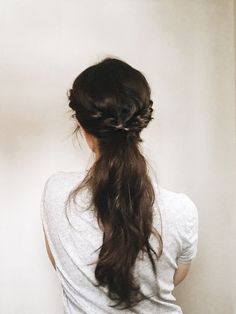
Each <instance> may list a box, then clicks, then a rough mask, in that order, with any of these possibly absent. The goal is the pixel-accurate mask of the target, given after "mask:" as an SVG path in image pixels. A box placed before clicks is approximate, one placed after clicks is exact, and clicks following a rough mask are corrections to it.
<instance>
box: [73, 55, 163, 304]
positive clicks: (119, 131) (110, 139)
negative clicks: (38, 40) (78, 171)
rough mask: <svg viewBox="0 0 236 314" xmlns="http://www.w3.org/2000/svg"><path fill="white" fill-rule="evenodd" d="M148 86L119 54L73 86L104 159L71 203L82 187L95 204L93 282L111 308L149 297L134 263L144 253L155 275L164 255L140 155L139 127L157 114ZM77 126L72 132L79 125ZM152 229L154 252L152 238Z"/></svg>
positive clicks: (83, 121)
mask: <svg viewBox="0 0 236 314" xmlns="http://www.w3.org/2000/svg"><path fill="white" fill-rule="evenodd" d="M150 94H151V90H150V87H149V84H148V82H147V80H146V78H145V77H144V75H143V74H142V73H141V72H140V71H138V70H136V69H134V68H133V67H131V66H130V65H129V64H127V63H126V62H124V61H122V60H120V59H117V58H105V59H104V60H102V61H101V62H99V63H97V64H95V65H92V66H90V67H88V68H87V69H85V70H84V71H83V72H82V73H81V74H80V75H79V76H78V77H77V78H76V79H75V81H74V83H73V86H72V89H70V90H69V94H68V98H69V107H70V108H71V109H72V110H73V112H74V116H75V117H76V119H77V120H78V122H79V123H80V125H82V127H83V128H84V129H85V130H86V132H88V133H89V134H92V135H93V136H95V137H96V139H97V141H98V148H99V152H100V155H99V158H98V159H97V160H96V161H95V162H94V164H93V166H92V167H91V168H90V169H89V170H88V172H87V174H86V176H85V178H84V179H83V181H82V182H81V183H80V184H79V186H78V187H76V189H74V190H73V191H72V192H71V193H70V195H69V197H68V200H71V199H73V200H74V199H75V196H76V195H77V194H78V193H79V191H80V190H81V189H83V188H87V189H89V191H90V192H91V203H90V205H91V204H92V206H93V210H94V211H95V214H96V217H97V222H98V225H99V226H100V228H101V230H102V231H103V243H102V245H101V247H99V248H98V249H100V251H99V257H98V261H97V264H96V268H95V277H96V279H97V282H98V284H97V285H96V286H99V285H101V286H107V287H108V296H109V298H110V299H112V300H115V301H117V303H116V304H115V305H112V307H117V306H119V305H124V307H123V309H124V308H131V307H133V306H134V305H136V304H137V303H138V302H140V301H141V300H143V299H145V298H148V296H145V295H144V294H143V293H142V291H140V286H139V284H138V282H136V280H135V278H134V276H133V269H134V266H135V261H136V259H137V257H138V254H139V253H140V252H142V253H144V252H146V253H147V254H148V257H149V259H150V261H151V265H152V269H153V272H154V273H155V275H156V274H157V272H156V265H155V262H154V259H153V254H154V255H155V256H156V258H159V257H160V255H161V254H162V247H163V244H162V237H161V235H160V234H159V233H158V231H157V230H156V229H155V228H154V227H153V205H154V201H155V190H154V187H153V185H152V181H151V178H150V176H149V174H148V163H147V161H146V158H145V157H144V155H143V153H142V152H141V148H140V145H139V144H140V143H141V142H142V141H143V140H142V139H141V137H140V132H141V131H142V129H144V128H145V127H147V125H148V123H149V122H150V121H151V120H152V119H153V117H152V112H153V108H152V105H153V101H152V100H151V99H150ZM78 128H79V127H77V129H76V130H75V131H77V130H78ZM152 233H153V234H154V235H155V236H156V237H157V238H158V241H159V244H160V252H159V254H157V253H156V252H155V250H154V249H153V248H152V246H151V245H150V243H149V238H150V235H151V234H152Z"/></svg>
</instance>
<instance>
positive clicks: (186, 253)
mask: <svg viewBox="0 0 236 314" xmlns="http://www.w3.org/2000/svg"><path fill="white" fill-rule="evenodd" d="M182 195H183V211H184V219H183V233H182V250H181V253H180V256H179V258H178V263H188V262H190V261H191V260H192V259H193V258H194V257H196V254H197V247H198V209H197V207H196V205H195V204H194V202H193V201H192V200H191V199H190V198H189V197H188V196H187V195H186V194H184V193H182Z"/></svg>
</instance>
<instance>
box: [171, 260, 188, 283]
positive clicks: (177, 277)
mask: <svg viewBox="0 0 236 314" xmlns="http://www.w3.org/2000/svg"><path fill="white" fill-rule="evenodd" d="M190 265H191V262H188V263H182V264H178V268H177V269H176V271H175V274H174V277H173V282H174V286H177V285H178V284H179V283H180V282H181V281H183V280H184V278H185V277H186V276H187V274H188V272H189V269H190Z"/></svg>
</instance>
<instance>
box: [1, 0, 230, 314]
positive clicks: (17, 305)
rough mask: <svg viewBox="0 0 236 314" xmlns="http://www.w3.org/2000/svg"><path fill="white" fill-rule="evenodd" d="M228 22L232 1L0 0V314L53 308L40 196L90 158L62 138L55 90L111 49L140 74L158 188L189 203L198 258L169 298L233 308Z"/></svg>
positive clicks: (190, 312) (64, 122)
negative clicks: (51, 181)
mask: <svg viewBox="0 0 236 314" xmlns="http://www.w3.org/2000/svg"><path fill="white" fill-rule="evenodd" d="M233 30H234V26H233V1H231V0H198V1H189V0H175V1H170V0H169V1H167V0H166V1H158V0H157V1H151V0H143V1H141V0H137V1H131V0H120V1H109V0H106V1H105V0H104V1H102V0H101V1H88V0H87V1H82V0H67V1H66V0H61V1H56V0H47V1H46V0H41V1H29V0H22V1H17V0H5V1H1V2H0V38H1V44H0V45H1V50H0V51H1V55H0V84H1V85H0V86H1V88H0V106H1V116H0V140H1V150H2V154H1V157H0V158H1V163H0V167H1V168H0V169H1V173H2V176H1V179H0V182H1V192H2V193H1V212H0V215H1V217H0V239H1V240H0V248H1V258H0V269H1V276H0V313H1V314H16V313H17V314H31V313H34V314H42V313H44V314H60V313H61V314H62V313H63V310H62V300H61V289H60V284H59V282H58V280H57V277H56V273H55V272H54V270H53V268H52V266H51V265H50V263H49V261H48V258H47V255H46V251H45V248H44V242H43V241H44V239H43V234H42V227H41V221H40V214H39V201H40V197H41V193H42V189H43V185H44V183H45V180H46V178H47V177H48V176H49V175H50V174H51V173H53V172H54V171H57V170H64V171H67V170H68V171H70V170H75V171H76V170H80V169H83V168H84V167H85V166H86V165H87V164H88V163H89V158H90V159H91V155H90V152H89V150H88V148H87V147H86V146H85V145H84V146H83V145H82V148H80V147H79V145H78V144H76V143H75V144H76V145H73V140H72V137H71V134H72V131H73V129H74V125H73V123H74V122H73V121H72V120H70V114H69V112H68V109H69V107H68V106H67V99H66V91H67V90H68V89H69V88H70V86H71V83H72V81H73V79H74V78H75V77H76V76H77V75H78V74H79V73H80V71H81V70H83V69H85V68H86V67H87V66H89V65H91V64H93V63H94V62H97V61H98V60H101V59H102V58H103V57H105V56H110V55H111V56H117V57H119V58H122V59H123V60H124V61H126V62H128V63H130V64H131V65H132V66H134V67H137V68H138V69H140V70H141V71H142V72H143V73H144V74H145V75H146V77H147V79H148V80H149V83H150V85H151V88H152V94H153V100H154V109H155V120H153V121H152V123H151V124H150V126H149V128H148V129H146V130H145V131H144V133H143V138H144V141H145V144H144V146H145V149H146V152H147V155H148V156H149V158H150V160H151V161H152V162H153V164H154V165H155V167H156V171H157V173H158V175H159V178H160V182H161V183H162V185H163V186H164V187H166V188H168V189H170V190H174V191H181V192H185V193H186V194H188V195H189V196H190V197H191V198H192V199H193V200H194V202H195V203H196V205H197V206H198V209H199V219H200V221H199V222H200V237H199V251H198V256H197V258H196V260H195V261H194V262H193V265H192V269H191V272H190V274H189V276H188V277H187V279H186V280H185V282H183V283H182V284H181V285H180V286H179V287H178V288H177V289H176V293H175V294H176V296H177V300H178V303H179V304H180V305H181V306H182V308H183V310H184V313H186V314H199V313H201V314H222V313H224V314H232V313H236V309H235V302H236V301H235V291H236V290H235V288H236V285H235V281H236V280H235V275H236V274H235V268H234V267H233V261H234V260H235V259H236V254H235V244H236V243H235V242H236V241H235V240H236V235H235V231H234V226H235V225H234V224H235V211H234V209H235V208H234V206H233V205H235V189H234V188H233V187H234V185H235V146H236V145H235V107H234V105H235V98H234V97H235V85H234V79H235V62H234V61H235V59H234V57H235V55H234V34H233ZM82 143H83V142H82ZM233 172H234V173H233Z"/></svg>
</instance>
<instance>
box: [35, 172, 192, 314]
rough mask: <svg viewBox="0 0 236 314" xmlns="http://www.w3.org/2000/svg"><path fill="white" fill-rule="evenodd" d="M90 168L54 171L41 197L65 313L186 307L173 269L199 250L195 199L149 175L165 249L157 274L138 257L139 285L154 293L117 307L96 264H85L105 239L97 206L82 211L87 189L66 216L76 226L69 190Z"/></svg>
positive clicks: (175, 310) (162, 310) (172, 310)
mask: <svg viewBox="0 0 236 314" xmlns="http://www.w3.org/2000/svg"><path fill="white" fill-rule="evenodd" d="M86 171H87V170H85V171H79V172H64V171H58V172H56V173H53V174H52V175H50V176H49V177H48V179H47V180H46V183H45V186H44V190H43V194H42V198H41V219H42V224H43V227H44V230H45V233H46V236H47V239H48V243H49V246H50V249H51V252H52V254H53V256H54V260H55V263H56V271H57V274H58V278H59V280H60V283H61V286H62V292H63V304H64V313H66V314H67V313H68V314H75V313H86V314H104V313H109V314H112V313H140V314H146V313H147V314H150V313H160V314H161V313H172V314H174V313H182V310H181V308H180V306H178V305H177V304H176V303H175V301H176V300H175V297H174V296H173V294H172V290H173V289H174V285H173V275H174V272H175V270H176V268H177V262H181V263H186V262H188V261H190V260H191V259H192V258H194V257H195V256H196V253H197V243H198V212H197V207H196V205H195V204H194V203H193V201H192V200H191V199H190V198H189V197H188V196H187V195H186V194H184V193H177V192H172V191H170V190H167V189H164V188H162V187H161V186H160V185H159V183H157V181H156V180H155V179H154V177H153V176H151V177H152V179H153V185H154V187H155V191H156V203H155V211H154V226H155V227H156V228H157V230H158V231H159V232H161V225H160V214H159V211H158V210H157V208H158V207H159V210H160V212H161V218H162V238H163V245H164V248H163V254H162V256H161V258H160V259H159V260H158V261H157V262H156V265H157V277H156V278H155V276H154V274H153V272H152V268H151V264H150V262H149V259H148V257H147V256H145V255H144V257H143V259H142V257H141V255H140V256H139V258H138V259H137V261H136V264H135V270H134V274H135V276H136V278H137V279H138V281H139V283H140V286H141V290H142V291H143V292H144V293H145V294H148V295H152V297H151V299H150V300H145V301H143V302H141V303H139V304H138V305H137V306H136V307H135V308H133V309H132V310H123V311H121V310H117V309H113V308H111V307H109V304H114V303H113V302H112V301H111V300H110V299H109V298H108V297H107V295H106V292H107V289H106V288H103V287H99V288H96V287H94V285H93V283H96V280H95V277H94V269H95V264H93V265H87V264H89V263H91V262H94V261H95V260H96V258H97V257H98V251H97V252H94V251H95V250H96V249H97V248H99V247H100V246H101V244H102V231H101V230H100V229H99V227H98V224H97V220H96V218H95V216H94V214H93V211H92V210H89V211H84V212H83V211H82V210H83V209H84V208H86V204H88V201H89V197H90V195H89V193H88V191H84V192H83V194H81V195H79V196H78V197H77V203H78V205H77V209H76V207H75V206H74V205H73V203H71V205H70V207H69V210H68V216H69V219H70V221H71V223H72V224H73V226H74V228H72V227H71V226H70V225H69V223H68V221H67V219H66V215H65V211H64V204H65V200H66V198H67V196H68V193H69V192H70V191H71V190H72V189H73V188H74V187H75V186H77V185H78V183H79V182H80V181H81V180H82V178H83V177H84V176H85V172H86ZM78 209H79V210H78ZM75 228H76V229H75ZM150 243H151V245H152V246H153V247H154V248H155V249H158V241H157V240H156V238H155V237H154V236H151V238H150ZM158 286H159V287H160V295H159V296H158V294H157V291H158Z"/></svg>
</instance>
